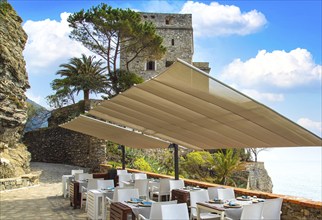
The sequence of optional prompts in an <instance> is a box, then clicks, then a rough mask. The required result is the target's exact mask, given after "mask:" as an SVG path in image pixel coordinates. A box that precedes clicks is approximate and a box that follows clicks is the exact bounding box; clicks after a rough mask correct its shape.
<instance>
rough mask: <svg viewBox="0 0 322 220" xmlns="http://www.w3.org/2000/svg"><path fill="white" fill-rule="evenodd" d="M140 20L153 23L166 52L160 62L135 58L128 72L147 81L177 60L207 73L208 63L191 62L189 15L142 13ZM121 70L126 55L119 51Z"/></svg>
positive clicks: (191, 40) (191, 33)
mask: <svg viewBox="0 0 322 220" xmlns="http://www.w3.org/2000/svg"><path fill="white" fill-rule="evenodd" d="M141 14H142V19H143V20H144V21H149V22H152V23H154V25H155V26H156V29H157V33H158V34H159V35H160V36H161V37H162V38H163V46H165V47H166V48H167V52H166V54H165V55H164V57H163V58H162V59H160V60H149V59H142V58H139V59H138V58H137V59H135V60H134V61H132V62H131V63H130V65H129V70H130V71H132V72H134V73H137V74H139V75H140V76H142V77H143V78H144V79H148V78H150V77H153V76H155V75H157V74H158V73H160V72H162V71H163V70H164V69H166V68H167V67H169V66H170V65H171V64H172V63H173V62H174V61H176V59H177V58H180V59H182V60H184V61H186V62H188V63H192V64H193V65H194V66H196V67H197V68H199V69H201V70H203V71H205V72H207V73H209V72H210V68H209V63H207V62H193V53H194V44H193V28H192V15H191V14H164V13H145V12H142V13H141ZM120 57H121V61H120V66H121V69H126V68H125V63H126V62H125V61H126V59H127V55H126V54H124V53H122V50H121V56H120Z"/></svg>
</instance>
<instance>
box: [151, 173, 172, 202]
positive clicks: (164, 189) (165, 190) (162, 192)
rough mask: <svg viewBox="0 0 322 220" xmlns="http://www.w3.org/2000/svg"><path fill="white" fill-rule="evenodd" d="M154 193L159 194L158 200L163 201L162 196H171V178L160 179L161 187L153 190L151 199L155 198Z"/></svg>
mask: <svg viewBox="0 0 322 220" xmlns="http://www.w3.org/2000/svg"><path fill="white" fill-rule="evenodd" d="M153 195H157V196H158V202H160V201H161V198H162V196H166V197H167V196H170V179H160V187H159V188H158V189H157V191H155V189H153V191H152V192H151V199H153Z"/></svg>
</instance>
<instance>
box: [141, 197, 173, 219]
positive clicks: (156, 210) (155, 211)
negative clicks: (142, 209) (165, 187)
mask: <svg viewBox="0 0 322 220" xmlns="http://www.w3.org/2000/svg"><path fill="white" fill-rule="evenodd" d="M169 204H177V200H172V201H166V202H154V203H152V205H151V212H150V217H149V218H146V217H144V216H143V215H142V214H139V215H138V220H160V219H162V215H161V206H162V205H169Z"/></svg>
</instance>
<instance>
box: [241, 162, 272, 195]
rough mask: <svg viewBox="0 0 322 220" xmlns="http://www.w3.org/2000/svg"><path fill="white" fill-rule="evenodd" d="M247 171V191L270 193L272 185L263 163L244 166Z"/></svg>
mask: <svg viewBox="0 0 322 220" xmlns="http://www.w3.org/2000/svg"><path fill="white" fill-rule="evenodd" d="M246 170H247V171H248V173H249V175H248V183H247V189H251V190H259V191H263V192H270V193H271V192H272V190H273V183H272V180H271V177H270V176H269V175H268V173H267V170H266V169H265V167H264V163H263V162H256V163H255V162H253V163H248V164H247V165H246Z"/></svg>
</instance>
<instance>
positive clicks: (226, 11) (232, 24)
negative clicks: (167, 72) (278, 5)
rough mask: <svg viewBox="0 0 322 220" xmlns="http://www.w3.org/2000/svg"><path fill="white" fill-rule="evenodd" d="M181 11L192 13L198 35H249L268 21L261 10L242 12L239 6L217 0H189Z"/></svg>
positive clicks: (195, 32) (195, 31)
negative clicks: (217, 0) (206, 1)
mask: <svg viewBox="0 0 322 220" xmlns="http://www.w3.org/2000/svg"><path fill="white" fill-rule="evenodd" d="M180 13H189V14H192V22H193V28H194V34H195V35H196V36H220V35H247V34H252V33H255V32H257V31H259V30H260V29H261V28H262V27H263V26H264V25H265V24H266V23H267V21H266V18H265V16H264V15H263V14H262V13H261V12H258V11H256V10H252V11H249V12H241V11H240V8H238V7H237V6H234V5H221V4H219V3H217V2H211V3H210V4H209V5H207V4H204V3H199V2H193V1H188V2H186V3H185V4H184V5H183V7H182V9H181V12H180Z"/></svg>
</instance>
